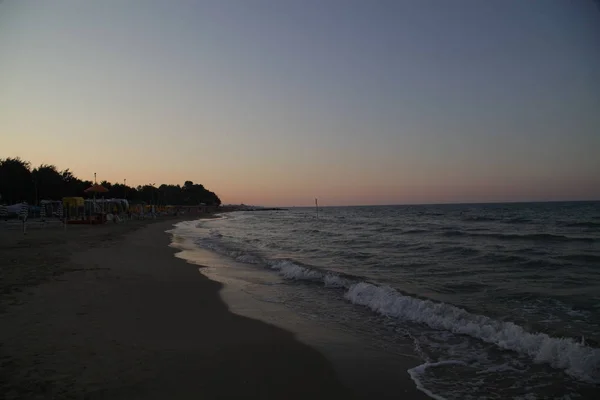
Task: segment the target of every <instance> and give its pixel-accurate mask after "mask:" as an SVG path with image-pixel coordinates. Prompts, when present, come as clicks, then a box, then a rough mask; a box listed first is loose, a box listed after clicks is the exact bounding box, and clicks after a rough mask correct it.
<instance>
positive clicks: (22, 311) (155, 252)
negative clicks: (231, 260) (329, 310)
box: [0, 219, 352, 399]
mask: <svg viewBox="0 0 600 400" xmlns="http://www.w3.org/2000/svg"><path fill="white" fill-rule="evenodd" d="M174 222H176V220H174V219H173V220H168V221H129V222H127V223H125V224H121V225H107V226H100V227H96V226H94V227H89V226H80V227H71V226H69V227H68V228H67V230H66V231H64V230H62V228H60V227H59V226H58V225H55V226H47V227H45V228H43V229H40V228H33V227H31V228H30V229H29V231H28V234H27V235H25V236H23V235H22V234H20V233H19V232H18V231H16V230H15V229H7V228H6V227H5V226H0V271H1V272H0V302H1V303H0V343H1V345H0V392H1V393H2V394H3V395H4V398H7V399H23V398H57V399H58V398H60V399H62V398H89V399H104V398H107V399H153V398H156V399H159V398H160V399H188V398H189V399H192V398H193V399H198V398H202V399H210V398H226V397H246V398H277V399H280V398H352V396H351V395H349V393H348V390H347V389H346V388H345V387H344V386H342V385H341V384H340V383H339V380H338V378H337V377H336V373H335V371H334V369H333V368H332V366H331V365H330V364H329V362H328V361H327V360H326V359H325V358H324V357H323V356H322V355H321V354H320V353H319V352H317V351H316V350H314V349H312V348H311V347H309V346H307V345H304V344H302V343H300V342H299V341H297V340H296V339H295V338H294V336H293V335H292V334H291V333H289V332H287V331H285V330H283V329H280V328H276V327H275V326H273V325H270V324H266V323H263V322H259V321H256V320H253V319H249V318H245V317H242V316H239V315H235V314H233V313H231V312H229V311H228V309H227V306H226V305H225V304H224V303H223V301H222V300H221V299H220V297H219V290H220V289H221V284H219V283H217V282H213V281H211V280H209V279H208V278H206V277H204V276H202V275H201V274H199V273H198V271H197V266H194V265H191V264H188V263H186V262H185V261H184V260H181V259H178V258H176V257H174V256H173V253H174V252H175V250H174V249H172V248H169V247H168V244H169V242H170V238H169V235H167V234H165V233H164V231H165V230H167V229H169V227H170V226H171V225H172V224H173V223H174Z"/></svg>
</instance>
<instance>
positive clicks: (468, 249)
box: [437, 246, 480, 256]
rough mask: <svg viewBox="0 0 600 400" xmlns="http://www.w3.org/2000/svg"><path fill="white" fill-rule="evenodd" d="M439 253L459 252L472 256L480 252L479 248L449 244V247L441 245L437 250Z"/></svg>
mask: <svg viewBox="0 0 600 400" xmlns="http://www.w3.org/2000/svg"><path fill="white" fill-rule="evenodd" d="M437 252H438V253H439V254H459V255H463V256H473V255H477V254H479V253H480V251H479V250H477V249H474V248H472V247H464V246H450V247H442V248H441V249H440V250H438V251H437Z"/></svg>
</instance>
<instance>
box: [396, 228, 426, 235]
mask: <svg viewBox="0 0 600 400" xmlns="http://www.w3.org/2000/svg"><path fill="white" fill-rule="evenodd" d="M428 232H429V231H428V230H427V229H409V230H406V231H402V233H403V234H405V235H416V234H421V233H428Z"/></svg>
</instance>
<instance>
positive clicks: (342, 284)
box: [323, 274, 352, 288]
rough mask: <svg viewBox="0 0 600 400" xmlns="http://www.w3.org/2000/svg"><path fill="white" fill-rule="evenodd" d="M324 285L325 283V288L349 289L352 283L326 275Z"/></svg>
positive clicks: (338, 277)
mask: <svg viewBox="0 0 600 400" xmlns="http://www.w3.org/2000/svg"><path fill="white" fill-rule="evenodd" d="M323 283H325V287H332V288H349V287H350V286H351V285H352V281H350V280H349V279H345V278H342V277H340V276H338V275H336V274H326V275H325V277H324V278H323Z"/></svg>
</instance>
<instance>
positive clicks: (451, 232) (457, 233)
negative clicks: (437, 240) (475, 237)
mask: <svg viewBox="0 0 600 400" xmlns="http://www.w3.org/2000/svg"><path fill="white" fill-rule="evenodd" d="M441 235H442V236H448V237H454V236H466V235H468V233H466V232H463V231H458V230H455V229H451V230H447V231H444V232H442V233H441Z"/></svg>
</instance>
